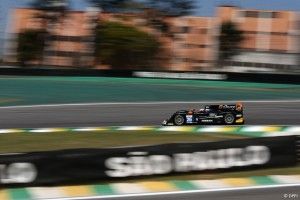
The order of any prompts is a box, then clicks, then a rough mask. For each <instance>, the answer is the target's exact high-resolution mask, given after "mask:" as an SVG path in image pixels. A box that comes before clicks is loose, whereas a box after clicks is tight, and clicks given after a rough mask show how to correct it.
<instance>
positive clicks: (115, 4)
mask: <svg viewBox="0 0 300 200" xmlns="http://www.w3.org/2000/svg"><path fill="white" fill-rule="evenodd" d="M131 2H132V0H90V3H92V4H93V5H94V6H96V7H99V8H101V9H102V10H103V11H105V12H121V11H123V10H124V9H126V8H128V6H129V5H130V3H131Z"/></svg>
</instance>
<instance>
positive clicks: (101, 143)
mask: <svg viewBox="0 0 300 200" xmlns="http://www.w3.org/2000/svg"><path fill="white" fill-rule="evenodd" d="M243 137H245V136H237V135H227V134H226V135H225V134H224V135H222V134H201V135H196V134H188V133H186V134H184V133H176V132H175V133H174V132H169V133H163V134H159V133H157V132H151V131H141V132H138V131H122V133H120V132H117V131H100V132H97V133H88V132H84V133H75V132H57V133H8V134H1V135H0V153H7V152H31V151H46V150H58V149H72V148H106V147H121V146H138V145H150V144H162V143H172V142H204V141H218V140H225V139H233V138H243Z"/></svg>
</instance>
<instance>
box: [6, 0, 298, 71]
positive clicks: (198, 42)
mask: <svg viewBox="0 0 300 200" xmlns="http://www.w3.org/2000/svg"><path fill="white" fill-rule="evenodd" d="M36 12H38V11H36V10H33V9H24V8H18V9H15V10H14V11H13V13H12V17H11V20H10V30H9V31H10V33H11V34H10V35H11V39H10V40H9V42H8V46H7V47H8V48H6V53H5V59H6V61H9V62H16V42H15V41H16V37H17V35H18V33H20V32H21V31H22V30H24V29H34V28H40V27H41V26H42V22H41V21H38V20H37V18H35V17H34V15H35V14H36ZM94 18H95V16H94V14H92V13H90V12H83V11H68V13H67V15H66V17H64V18H63V21H62V22H61V23H59V25H58V26H53V27H51V31H52V33H51V35H52V38H51V42H50V45H48V49H46V51H45V55H44V59H43V62H44V63H45V64H47V65H50V66H60V67H69V66H72V67H76V66H78V67H90V66H94V67H97V68H109V66H103V65H101V64H99V63H95V62H94V58H93V53H92V52H93V43H92V42H93V36H92V32H91V27H92V26H93V25H92V24H91V23H92V22H95V21H93V20H94ZM96 18H99V19H102V20H111V21H119V22H121V23H125V24H128V25H132V26H135V27H138V28H140V29H142V30H144V31H147V32H149V33H150V34H153V35H155V36H156V37H157V39H158V40H159V41H160V42H161V44H162V46H163V47H162V48H161V51H162V52H161V53H160V55H159V66H160V69H164V70H183V71H197V70H210V69H214V68H215V67H218V66H216V65H215V63H216V60H217V59H218V54H219V52H218V44H219V41H218V40H217V36H218V35H219V34H220V26H221V24H222V23H223V22H226V21H232V22H234V23H236V24H237V26H238V28H239V29H240V30H242V31H243V32H244V38H245V40H244V41H243V42H242V44H241V46H240V49H241V51H240V54H239V55H237V56H234V57H233V58H232V59H231V61H230V62H227V63H226V65H229V66H255V67H262V68H263V67H275V68H284V69H286V68H293V67H296V66H297V64H299V60H300V59H299V52H300V50H299V46H300V45H299V44H300V43H299V38H300V37H299V26H298V25H299V16H298V14H297V13H296V12H292V11H271V10H270V11H268V10H250V9H241V8H238V7H232V6H221V7H217V8H216V13H215V16H214V17H198V16H184V17H169V18H165V21H166V22H167V23H168V25H169V29H170V32H171V36H170V35H166V34H163V33H160V32H159V31H157V30H155V29H153V28H151V27H148V26H147V24H146V23H145V19H144V18H143V15H142V14H113V13H101V14H99V15H98V16H96ZM298 66H299V65H298Z"/></svg>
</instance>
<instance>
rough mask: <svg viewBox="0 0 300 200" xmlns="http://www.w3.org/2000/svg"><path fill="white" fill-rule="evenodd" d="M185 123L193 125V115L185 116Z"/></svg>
mask: <svg viewBox="0 0 300 200" xmlns="http://www.w3.org/2000/svg"><path fill="white" fill-rule="evenodd" d="M186 123H193V115H186Z"/></svg>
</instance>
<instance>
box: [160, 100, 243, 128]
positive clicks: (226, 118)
mask: <svg viewBox="0 0 300 200" xmlns="http://www.w3.org/2000/svg"><path fill="white" fill-rule="evenodd" d="M193 124H194V125H195V124H225V125H233V124H244V115H243V105H242V104H240V103H237V104H235V105H206V106H204V108H203V109H200V110H196V109H193V110H179V111H177V112H175V113H174V114H173V115H172V116H171V117H170V118H169V119H166V120H164V121H163V122H162V125H163V126H167V125H176V126H181V125H193Z"/></svg>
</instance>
